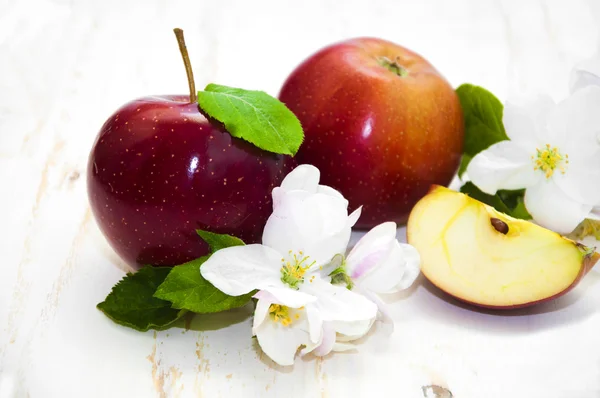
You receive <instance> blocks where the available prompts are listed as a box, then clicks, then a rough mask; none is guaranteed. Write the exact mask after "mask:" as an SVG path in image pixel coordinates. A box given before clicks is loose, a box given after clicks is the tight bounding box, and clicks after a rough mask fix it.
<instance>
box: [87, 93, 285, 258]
mask: <svg viewBox="0 0 600 398" xmlns="http://www.w3.org/2000/svg"><path fill="white" fill-rule="evenodd" d="M286 158H287V159H291V158H289V157H287V156H283V155H276V154H272V153H269V152H265V151H263V150H260V149H258V148H256V147H254V146H253V145H252V144H249V143H247V142H246V141H242V140H241V139H238V138H233V137H232V136H231V135H230V134H229V133H228V132H227V131H225V130H224V129H223V128H222V127H221V126H219V125H218V124H216V123H211V122H209V121H208V120H207V119H206V118H205V117H204V116H203V115H202V114H201V113H200V111H199V109H198V104H197V103H190V100H189V96H187V95H180V96H176V95H174V96H157V97H146V98H141V99H138V100H135V101H132V102H130V103H128V104H126V105H124V106H123V107H121V108H120V109H119V110H117V111H116V112H115V114H114V115H112V116H111V117H110V118H109V119H108V120H107V121H106V122H105V123H104V126H102V128H101V130H100V133H99V134H98V137H97V139H96V143H95V144H94V147H93V148H92V151H91V154H90V158H89V164H88V193H89V199H90V203H91V207H92V210H93V213H94V216H95V218H96V220H97V222H98V225H99V226H100V229H101V230H102V232H103V233H104V235H105V236H106V238H107V239H108V241H109V242H110V244H111V245H112V247H113V248H114V249H115V251H116V252H117V253H118V254H119V255H120V256H121V257H122V258H123V259H124V260H125V261H126V262H127V263H129V264H131V265H132V266H138V265H143V264H152V265H176V264H181V263H183V262H186V261H189V260H192V259H194V258H198V257H200V256H203V255H205V254H207V253H208V247H207V246H206V244H205V243H204V241H202V239H200V238H199V237H198V235H197V234H196V232H195V230H196V229H203V230H208V231H212V232H217V233H227V234H231V235H235V236H237V237H239V238H241V239H242V240H244V241H245V242H247V243H252V242H258V241H260V237H261V234H262V229H263V227H264V225H265V222H266V220H267V218H268V216H269V215H270V213H271V211H272V207H271V206H272V203H271V190H272V189H273V187H275V186H277V185H279V183H280V182H281V181H282V179H283V177H285V174H287V172H288V171H290V170H291V167H290V162H289V161H286Z"/></svg>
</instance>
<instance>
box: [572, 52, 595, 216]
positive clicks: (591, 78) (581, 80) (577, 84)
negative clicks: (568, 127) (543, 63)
mask: <svg viewBox="0 0 600 398" xmlns="http://www.w3.org/2000/svg"><path fill="white" fill-rule="evenodd" d="M570 86H571V87H570V88H571V93H574V92H575V91H577V90H579V89H582V88H585V87H589V86H596V87H600V54H598V55H596V56H595V57H594V58H591V59H588V60H586V61H583V62H582V63H581V64H579V65H578V66H576V67H575V68H573V72H572V73H571V82H570ZM596 139H597V141H598V145H600V133H598V135H597V136H596ZM588 218H591V219H594V220H600V206H595V207H594V208H593V209H592V212H591V214H590V215H589V216H588Z"/></svg>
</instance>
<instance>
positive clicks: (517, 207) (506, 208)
mask: <svg viewBox="0 0 600 398" xmlns="http://www.w3.org/2000/svg"><path fill="white" fill-rule="evenodd" d="M460 192H462V193H465V194H467V195H469V196H470V197H472V198H473V199H476V200H478V201H480V202H483V203H485V204H487V205H490V206H492V207H493V208H494V209H496V210H498V211H499V212H501V213H504V214H508V215H509V216H511V217H515V218H520V219H523V220H530V219H531V215H530V214H529V212H528V211H527V209H526V208H525V203H524V202H523V198H524V196H525V190H523V189H521V190H518V191H509V190H500V191H498V192H497V193H496V195H488V194H487V193H485V192H482V191H481V190H480V189H479V188H477V186H475V184H473V183H472V182H467V183H466V184H464V185H463V186H462V187H461V188H460Z"/></svg>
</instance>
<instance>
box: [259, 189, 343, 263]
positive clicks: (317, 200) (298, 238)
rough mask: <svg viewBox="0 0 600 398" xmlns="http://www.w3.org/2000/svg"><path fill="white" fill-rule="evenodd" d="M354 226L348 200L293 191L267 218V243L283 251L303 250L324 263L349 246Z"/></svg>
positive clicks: (265, 240)
mask: <svg viewBox="0 0 600 398" xmlns="http://www.w3.org/2000/svg"><path fill="white" fill-rule="evenodd" d="M350 233H351V228H350V226H349V225H348V212H347V204H346V202H345V201H344V200H340V199H339V198H336V197H333V196H328V195H325V194H314V195H307V194H306V192H305V191H290V192H287V193H286V194H285V195H283V196H282V198H281V200H280V204H279V207H278V210H277V212H276V213H273V214H272V215H271V217H269V219H268V220H267V224H266V225H265V229H264V231H263V244H265V245H267V246H269V247H272V248H274V249H275V250H277V251H279V252H281V253H288V251H289V250H292V251H293V252H298V251H303V252H304V253H305V254H306V255H308V256H310V259H311V261H317V263H318V264H320V265H322V264H325V263H327V262H329V260H331V258H332V257H333V256H334V255H335V254H337V253H343V252H345V250H346V247H347V245H348V241H349V240H350Z"/></svg>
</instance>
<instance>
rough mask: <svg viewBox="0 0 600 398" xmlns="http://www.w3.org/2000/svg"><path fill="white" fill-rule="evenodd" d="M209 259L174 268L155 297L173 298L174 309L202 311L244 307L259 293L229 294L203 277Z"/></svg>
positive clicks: (201, 259)
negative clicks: (205, 263) (201, 270)
mask: <svg viewBox="0 0 600 398" xmlns="http://www.w3.org/2000/svg"><path fill="white" fill-rule="evenodd" d="M208 258H209V256H205V257H201V258H199V259H196V260H193V261H190V262H189V263H185V264H182V265H178V266H176V267H175V268H173V270H172V271H171V273H170V274H169V276H167V278H166V279H165V281H164V282H163V284H161V285H160V286H159V287H158V290H157V291H156V293H155V294H154V297H156V298H159V299H162V300H168V301H170V302H171V303H173V307H174V308H180V309H184V310H188V311H193V312H196V313H201V314H202V313H209V312H220V311H225V310H229V309H232V308H237V307H241V306H243V305H245V304H246V303H247V302H248V301H250V299H251V298H252V296H253V295H254V293H255V292H250V293H248V294H246V295H243V296H236V297H234V296H229V295H227V294H225V293H223V292H222V291H220V290H219V289H217V288H216V287H214V286H213V285H212V284H211V283H210V282H209V281H207V280H206V279H204V278H203V277H202V275H201V274H200V266H201V265H202V264H203V263H204V262H205V261H206V260H207V259H208Z"/></svg>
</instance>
